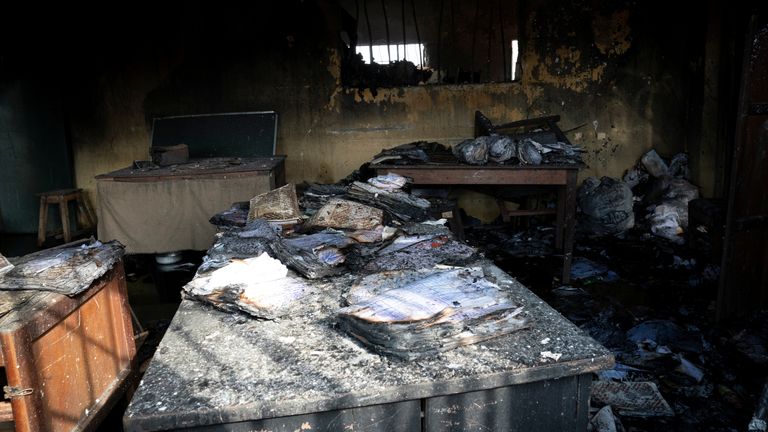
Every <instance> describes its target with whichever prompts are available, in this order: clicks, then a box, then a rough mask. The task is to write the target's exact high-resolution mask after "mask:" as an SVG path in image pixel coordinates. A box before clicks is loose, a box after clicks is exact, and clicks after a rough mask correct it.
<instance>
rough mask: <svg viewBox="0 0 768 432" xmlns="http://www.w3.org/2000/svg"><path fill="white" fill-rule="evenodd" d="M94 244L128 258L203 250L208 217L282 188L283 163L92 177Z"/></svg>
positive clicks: (203, 164) (240, 161) (236, 162)
mask: <svg viewBox="0 0 768 432" xmlns="http://www.w3.org/2000/svg"><path fill="white" fill-rule="evenodd" d="M96 180H97V184H96V187H97V192H98V201H99V209H98V210H99V214H98V219H99V224H98V231H99V239H100V240H112V239H117V240H119V241H120V242H121V243H122V244H124V245H125V250H126V252H127V253H164V252H172V251H177V250H185V249H193V250H205V249H208V247H209V246H210V245H211V243H212V242H213V236H214V234H215V233H216V228H215V227H214V226H213V225H211V224H210V223H209V222H208V219H209V218H210V217H211V215H213V214H216V213H218V212H220V211H222V210H225V209H228V208H229V207H230V206H231V205H232V203H233V202H237V201H248V200H250V199H251V198H253V197H254V196H255V195H258V194H260V193H263V192H267V191H269V190H271V189H274V188H276V187H278V186H282V185H283V184H285V157H284V156H275V157H267V158H207V159H196V160H191V161H190V162H189V163H185V164H178V165H171V166H168V167H161V168H157V167H154V168H132V167H129V168H123V169H120V170H117V171H113V172H110V173H106V174H101V175H98V176H96Z"/></svg>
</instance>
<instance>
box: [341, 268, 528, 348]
mask: <svg viewBox="0 0 768 432" xmlns="http://www.w3.org/2000/svg"><path fill="white" fill-rule="evenodd" d="M401 273H403V272H385V273H377V274H373V275H369V276H366V277H365V278H363V280H361V281H360V283H358V284H357V285H356V286H355V287H353V289H352V291H351V293H350V295H349V297H348V299H349V300H350V301H351V302H352V304H351V305H350V306H347V307H345V308H343V309H341V310H339V312H338V317H339V321H340V324H341V328H342V329H343V330H344V331H346V332H347V333H349V334H350V335H352V336H353V337H355V338H356V339H358V340H360V341H361V342H362V343H363V344H365V345H367V346H369V347H371V348H373V349H375V350H376V351H379V352H382V353H385V354H390V355H394V356H397V357H400V358H404V359H407V360H415V359H419V358H423V357H427V356H432V355H434V354H435V353H438V352H442V351H447V350H450V349H453V348H456V347H459V346H463V345H468V344H473V343H478V342H482V341H485V340H488V339H492V338H495V337H499V336H502V335H505V334H508V333H511V332H513V331H516V330H520V329H522V328H524V327H525V326H526V320H525V318H524V317H523V307H522V306H520V305H519V304H517V303H516V302H514V301H513V300H512V299H511V298H509V297H508V295H507V294H506V293H505V292H504V291H503V290H502V289H501V288H500V287H499V286H498V285H496V284H494V283H493V282H491V281H489V280H487V279H485V278H484V277H483V275H482V270H480V269H469V268H460V269H452V270H448V271H437V270H436V271H434V272H432V273H431V274H427V275H426V276H425V274H424V272H423V271H422V272H410V273H409V274H401ZM393 281H395V282H396V283H397V286H396V287H394V288H393V287H392V285H393V283H392V282H393ZM379 290H381V291H380V292H377V291H379Z"/></svg>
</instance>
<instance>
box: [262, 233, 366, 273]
mask: <svg viewBox="0 0 768 432" xmlns="http://www.w3.org/2000/svg"><path fill="white" fill-rule="evenodd" d="M354 243H355V240H353V239H351V238H349V237H347V236H346V234H344V233H342V232H338V231H322V232H319V233H316V234H310V235H306V236H296V237H293V238H286V239H280V240H277V241H274V242H272V243H270V245H269V246H270V249H271V251H272V255H273V256H275V257H276V258H278V259H279V260H280V261H282V262H283V264H285V265H287V266H288V267H290V268H292V269H294V270H296V271H297V272H299V273H301V274H302V275H304V276H305V277H307V278H309V279H319V278H323V277H326V276H331V275H335V274H339V273H341V272H342V271H344V267H343V266H342V264H344V261H345V260H346V256H345V254H344V252H343V251H342V249H344V248H345V247H347V246H349V245H352V244H354Z"/></svg>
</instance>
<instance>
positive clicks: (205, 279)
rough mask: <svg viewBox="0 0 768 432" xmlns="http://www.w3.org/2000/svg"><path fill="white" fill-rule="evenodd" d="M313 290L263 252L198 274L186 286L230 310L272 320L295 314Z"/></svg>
mask: <svg viewBox="0 0 768 432" xmlns="http://www.w3.org/2000/svg"><path fill="white" fill-rule="evenodd" d="M309 290H310V287H309V286H308V285H306V284H305V283H304V282H303V281H302V280H301V279H300V278H298V277H296V276H293V275H291V274H289V272H288V268H287V267H286V266H284V265H283V264H282V263H280V261H278V260H276V259H273V258H271V257H270V256H269V255H267V254H266V253H262V254H261V255H259V256H258V257H253V258H248V259H243V260H241V259H235V260H232V261H230V262H229V263H227V264H226V265H224V266H222V267H221V268H218V269H216V270H214V271H212V272H210V273H208V274H205V275H198V276H196V277H195V278H194V279H193V280H192V281H191V282H189V283H188V284H187V285H185V286H184V295H185V296H186V297H188V298H195V299H198V300H201V301H204V302H206V303H209V304H212V305H214V306H216V307H218V308H220V309H224V310H227V311H235V310H239V311H243V312H246V313H248V314H251V315H253V316H256V317H259V318H269V319H271V318H278V317H281V316H286V315H289V314H290V313H292V312H293V311H294V308H295V307H298V306H299V305H300V304H299V302H298V300H300V299H301V298H303V297H304V296H306V295H307V294H308V293H309Z"/></svg>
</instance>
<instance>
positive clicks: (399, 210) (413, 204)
mask: <svg viewBox="0 0 768 432" xmlns="http://www.w3.org/2000/svg"><path fill="white" fill-rule="evenodd" d="M348 196H349V198H350V199H353V200H355V201H358V202H361V203H364V204H368V205H371V206H374V207H378V208H380V209H382V210H384V211H385V212H386V213H387V215H388V216H389V217H390V219H393V220H398V221H401V222H410V221H416V222H419V221H423V220H426V219H428V218H429V208H430V205H431V204H430V202H429V201H428V200H426V199H424V198H419V197H415V196H413V195H410V194H408V193H406V192H403V191H401V190H385V189H381V188H379V187H376V186H373V185H371V184H368V183H362V182H354V183H352V185H351V186H350V188H349V192H348Z"/></svg>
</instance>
